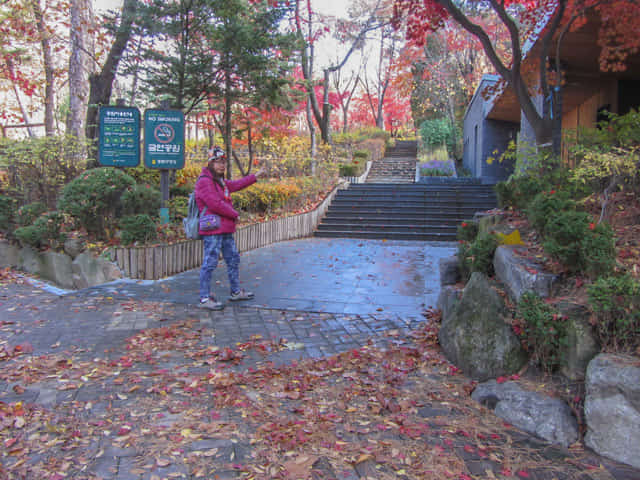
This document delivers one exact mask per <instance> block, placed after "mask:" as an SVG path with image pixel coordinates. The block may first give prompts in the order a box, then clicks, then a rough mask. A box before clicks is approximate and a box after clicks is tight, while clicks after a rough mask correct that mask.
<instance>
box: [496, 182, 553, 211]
mask: <svg viewBox="0 0 640 480" xmlns="http://www.w3.org/2000/svg"><path fill="white" fill-rule="evenodd" d="M549 187H550V185H549V182H548V181H547V180H545V179H544V178H542V177H535V176H521V177H511V178H510V179H509V180H507V181H504V182H498V183H497V184H496V186H495V192H496V196H497V197H498V205H500V207H502V208H506V207H513V208H517V209H525V208H526V207H527V206H528V205H529V203H530V202H531V200H533V198H534V197H535V196H536V195H538V194H539V193H540V192H543V191H545V190H550V188H549Z"/></svg>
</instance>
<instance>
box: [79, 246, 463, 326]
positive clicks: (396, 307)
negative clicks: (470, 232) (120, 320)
mask: <svg viewBox="0 0 640 480" xmlns="http://www.w3.org/2000/svg"><path fill="white" fill-rule="evenodd" d="M455 252H456V244H455V243H451V242H412V241H384V240H366V241H365V240H359V239H325V238H310V239H301V240H293V241H288V242H280V243H276V244H273V245H270V246H269V247H265V248H260V249H256V250H252V251H249V252H245V253H243V254H242V255H241V263H240V281H241V286H242V287H243V288H245V289H246V290H250V291H252V292H254V293H255V298H254V299H253V300H251V301H248V302H243V305H244V306H254V307H259V308H270V309H283V310H301V311H306V312H327V313H344V314H357V315H368V314H379V313H387V314H390V315H400V316H403V317H411V318H418V317H421V313H422V311H423V310H424V308H425V307H429V306H435V304H436V300H437V297H438V294H439V292H440V280H439V279H440V272H439V270H438V262H439V260H440V259H441V258H443V257H450V256H451V255H454V254H455ZM228 285H229V282H228V280H227V274H226V267H225V265H224V262H223V261H220V263H219V264H218V268H217V269H216V271H215V272H214V278H213V281H212V288H213V292H214V293H215V295H216V296H217V297H218V298H219V299H220V300H221V301H226V299H227V297H228V294H229V293H228V292H229V286H228ZM79 294H80V295H110V296H115V297H117V298H122V297H124V298H127V297H129V298H137V299H144V300H155V301H168V302H175V303H191V304H195V303H196V302H197V300H198V270H197V269H195V270H190V271H188V272H185V273H182V274H179V275H176V276H174V277H171V278H169V279H166V280H160V281H157V282H144V281H141V282H135V283H132V282H130V281H127V282H115V283H111V284H107V285H105V286H102V287H94V288H92V289H88V290H87V291H83V292H79Z"/></svg>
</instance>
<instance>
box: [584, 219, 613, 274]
mask: <svg viewBox="0 0 640 480" xmlns="http://www.w3.org/2000/svg"><path fill="white" fill-rule="evenodd" d="M580 253H581V257H582V265H583V269H584V272H585V273H586V274H587V276H588V277H589V278H591V279H596V278H598V277H601V276H607V275H611V274H612V273H613V269H614V268H615V265H616V244H615V235H614V233H613V229H612V228H611V227H610V226H609V225H608V224H606V223H600V224H598V225H594V224H593V223H590V224H589V230H588V231H587V234H586V235H585V236H584V237H583V239H582V242H580Z"/></svg>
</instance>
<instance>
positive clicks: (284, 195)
mask: <svg viewBox="0 0 640 480" xmlns="http://www.w3.org/2000/svg"><path fill="white" fill-rule="evenodd" d="M300 194H301V189H300V187H298V186H297V185H296V184H295V183H284V182H281V183H263V182H260V183H256V184H254V185H251V186H250V187H249V188H245V189H244V190H240V191H238V192H234V193H232V197H233V203H234V206H236V207H237V208H240V209H242V210H245V211H249V212H258V213H263V212H266V211H268V210H273V209H278V208H281V207H283V206H284V205H285V204H286V203H287V202H288V201H289V200H290V199H291V198H293V197H296V196H298V195H300Z"/></svg>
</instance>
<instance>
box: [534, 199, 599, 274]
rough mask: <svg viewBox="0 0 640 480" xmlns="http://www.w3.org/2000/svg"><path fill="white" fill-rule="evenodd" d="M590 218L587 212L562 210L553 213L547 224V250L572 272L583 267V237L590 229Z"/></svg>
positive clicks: (545, 247)
mask: <svg viewBox="0 0 640 480" xmlns="http://www.w3.org/2000/svg"><path fill="white" fill-rule="evenodd" d="M589 220H590V216H589V214H588V213H586V212H578V211H572V210H568V211H560V212H556V213H555V214H553V215H552V216H551V217H550V218H549V221H548V222H547V224H546V226H545V232H546V235H545V240H544V243H543V247H544V250H545V252H547V253H548V254H549V255H551V256H553V257H555V258H556V259H557V260H558V261H560V263H562V264H563V265H565V266H566V267H567V268H568V270H569V271H570V272H573V273H576V272H579V271H580V270H581V269H582V267H583V261H582V260H583V257H582V239H583V238H584V237H585V236H586V235H587V231H588V230H589Z"/></svg>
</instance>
